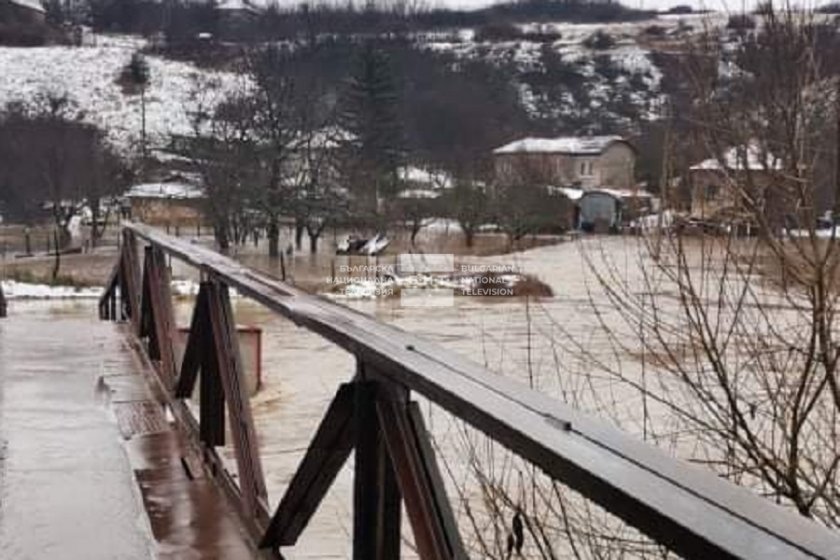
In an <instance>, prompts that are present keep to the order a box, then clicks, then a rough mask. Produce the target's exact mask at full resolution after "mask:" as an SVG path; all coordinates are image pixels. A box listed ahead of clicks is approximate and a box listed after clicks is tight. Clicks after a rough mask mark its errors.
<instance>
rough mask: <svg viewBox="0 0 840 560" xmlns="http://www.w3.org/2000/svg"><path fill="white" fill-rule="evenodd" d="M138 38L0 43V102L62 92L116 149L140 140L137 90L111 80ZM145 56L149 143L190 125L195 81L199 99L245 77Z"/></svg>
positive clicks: (140, 44) (241, 82)
mask: <svg viewBox="0 0 840 560" xmlns="http://www.w3.org/2000/svg"><path fill="white" fill-rule="evenodd" d="M145 44H146V43H145V40H143V39H141V38H138V37H132V36H122V35H116V36H114V35H97V36H96V37H95V43H94V44H92V45H86V46H81V47H67V46H49V47H26V48H19V47H0V75H2V77H3V78H2V80H0V107H2V106H5V105H6V104H7V103H9V102H13V101H23V102H28V101H32V100H33V99H34V98H35V97H36V96H37V95H38V94H39V93H47V92H54V93H58V94H62V93H65V92H66V93H67V94H68V95H69V97H70V99H71V100H72V101H73V102H74V104H75V105H76V107H77V109H78V110H79V111H81V112H82V113H83V114H84V119H85V120H87V121H89V122H91V123H93V124H96V125H98V126H100V127H101V128H103V129H104V130H106V131H107V132H108V138H109V140H110V141H111V142H112V143H113V144H114V145H115V146H116V147H118V148H120V149H123V150H128V149H131V148H133V147H135V146H136V145H137V143H138V141H139V139H140V130H141V111H140V96H139V95H124V94H123V91H122V88H121V87H120V86H119V85H118V84H117V83H116V80H117V78H118V77H119V75H120V73H121V72H122V70H123V68H124V67H125V65H126V64H127V63H128V62H129V60H130V59H131V56H132V54H133V53H134V52H136V51H137V50H139V49H141V48H143V47H144V46H145ZM146 60H147V62H148V65H149V70H150V78H151V83H150V85H149V87H148V89H147V92H146V130H147V133H148V136H149V140H150V142H152V143H153V144H158V145H161V144H163V143H165V141H166V139H167V138H166V136H167V135H168V134H171V133H176V134H186V133H189V132H190V131H191V129H192V127H191V124H190V117H189V113H190V111H191V110H193V109H194V108H195V107H196V103H197V101H196V96H195V93H196V92H197V91H199V89H198V86H197V85H196V81H197V80H198V82H199V83H200V84H202V86H201V94H202V95H203V96H204V97H205V98H206V96H207V94H208V91H209V90H210V89H214V90H215V91H218V92H224V91H228V90H231V89H233V88H237V87H240V86H241V85H244V83H245V82H244V78H242V77H241V76H237V75H235V74H232V73H227V72H210V71H207V70H203V69H199V68H196V67H195V66H193V65H191V64H188V63H184V62H176V61H171V60H166V59H163V58H159V57H154V56H149V57H146Z"/></svg>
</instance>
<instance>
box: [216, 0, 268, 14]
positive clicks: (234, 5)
mask: <svg viewBox="0 0 840 560" xmlns="http://www.w3.org/2000/svg"><path fill="white" fill-rule="evenodd" d="M216 9H217V10H222V11H226V12H252V13H257V12H259V11H260V8H259V6H257V5H255V4H254V2H251V1H250V0H219V2H217V3H216Z"/></svg>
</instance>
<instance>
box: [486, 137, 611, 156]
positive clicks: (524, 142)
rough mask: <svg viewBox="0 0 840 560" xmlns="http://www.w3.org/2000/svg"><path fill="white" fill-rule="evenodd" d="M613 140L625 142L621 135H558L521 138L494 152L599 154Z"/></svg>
mask: <svg viewBox="0 0 840 560" xmlns="http://www.w3.org/2000/svg"><path fill="white" fill-rule="evenodd" d="M613 142H626V141H625V140H624V138H622V137H621V136H616V135H610V136H560V137H557V138H530V137H529V138H523V139H521V140H516V141H515V142H511V143H510V144H505V145H504V146H502V147H501V148H496V149H495V150H493V153H494V154H518V153H533V154H573V155H599V154H601V153H602V152H603V151H604V150H606V149H607V147H608V146H609V145H610V144H612V143H613Z"/></svg>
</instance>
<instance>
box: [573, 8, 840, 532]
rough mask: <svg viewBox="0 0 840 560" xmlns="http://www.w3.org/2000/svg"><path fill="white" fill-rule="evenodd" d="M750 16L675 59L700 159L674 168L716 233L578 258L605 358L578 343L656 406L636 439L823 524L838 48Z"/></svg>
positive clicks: (785, 24) (784, 21)
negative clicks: (604, 308) (823, 220)
mask: <svg viewBox="0 0 840 560" xmlns="http://www.w3.org/2000/svg"><path fill="white" fill-rule="evenodd" d="M762 19H763V25H762V26H761V28H760V30H759V31H757V32H756V33H755V34H752V35H749V36H747V37H744V38H742V39H740V40H739V41H738V43H737V47H736V48H735V49H724V48H721V45H720V43H719V40H718V39H717V38H716V37H712V36H704V37H701V38H700V40H698V41H697V42H696V43H695V44H694V45H692V47H691V49H690V55H689V57H688V58H687V64H688V65H689V66H690V67H691V68H693V69H694V72H693V73H692V78H693V81H692V84H691V86H692V88H693V89H694V92H695V98H696V99H697V101H696V103H695V106H694V107H693V112H692V114H691V115H690V116H689V120H690V122H691V125H692V131H693V138H694V141H695V142H696V144H697V145H698V146H699V147H700V148H702V149H704V151H705V153H706V155H707V157H708V158H709V159H708V160H707V162H706V163H705V164H704V165H702V166H700V167H701V169H700V170H697V171H695V172H693V173H692V174H689V177H690V178H692V179H693V181H694V183H693V184H692V207H693V208H692V210H693V212H694V213H695V214H696V215H697V216H698V217H699V218H702V219H703V220H704V221H705V222H706V223H707V224H710V223H711V224H713V226H711V227H713V229H714V234H712V235H710V234H709V233H708V230H709V226H707V232H706V233H698V232H692V231H691V229H690V228H687V227H683V228H679V227H678V228H673V229H669V230H668V231H665V232H662V231H661V230H660V231H658V232H656V235H653V236H651V237H650V238H648V237H643V238H642V239H640V240H639V245H638V252H637V254H636V257H635V262H636V264H637V266H636V267H634V268H633V272H632V273H628V272H627V268H626V263H621V264H619V263H617V262H616V261H615V260H614V259H613V258H612V257H611V256H610V255H609V254H608V252H607V251H604V252H601V253H598V252H595V253H592V252H589V253H588V254H587V258H588V259H589V263H590V271H591V272H592V274H593V278H594V279H595V281H596V284H597V286H598V287H599V288H600V289H601V292H602V293H603V294H604V296H605V297H606V298H607V300H608V301H609V302H610V303H611V304H612V309H613V310H614V311H613V312H611V313H596V314H595V316H596V317H597V319H598V322H599V325H600V327H601V330H602V331H603V332H604V333H605V336H606V337H607V338H608V340H609V341H610V344H611V346H612V352H613V353H614V356H618V357H619V358H620V359H619V360H612V359H605V358H604V357H603V356H597V355H595V354H594V353H593V352H592V351H591V350H590V349H588V348H587V347H586V345H584V344H582V343H580V342H578V343H577V346H576V350H577V351H578V352H579V353H580V354H581V355H585V356H586V358H587V363H588V364H591V365H594V366H596V367H597V368H598V369H599V370H600V371H601V372H605V373H608V374H609V375H610V376H612V377H613V378H614V379H617V380H620V382H621V383H623V384H625V385H626V386H627V387H628V388H629V389H631V390H632V391H634V392H637V393H638V394H639V395H640V396H641V397H642V401H643V403H645V407H646V410H650V409H654V408H655V409H657V410H658V411H659V412H658V414H656V415H645V418H644V420H643V426H642V432H643V434H644V435H645V437H647V438H649V439H652V440H654V441H657V440H661V439H662V438H664V437H665V432H666V430H667V431H669V432H673V431H679V433H680V434H681V438H680V443H679V450H680V451H681V452H682V453H685V454H687V456H688V458H690V459H691V460H693V461H696V462H700V463H703V464H706V465H707V466H708V467H709V468H712V469H714V470H715V471H716V472H718V473H719V474H720V475H722V476H725V477H727V478H729V479H731V480H733V481H734V482H737V483H739V484H743V485H746V486H748V487H750V488H753V489H755V490H756V491H757V492H759V493H761V494H763V495H766V496H768V497H770V498H771V499H774V500H775V501H777V502H780V503H783V504H787V505H790V506H791V507H792V508H795V509H796V511H798V512H799V513H801V514H802V515H804V516H807V517H812V518H815V519H818V520H819V521H821V522H822V523H825V524H826V525H829V526H832V527H837V526H838V525H840V495H838V492H837V489H838V484H837V483H838V465H840V448H839V447H838V445H840V444H838V439H837V433H838V422H837V416H838V411H840V379H839V378H838V376H840V366H838V364H839V363H840V351H838V347H839V346H838V343H840V340H838V338H839V337H838V332H837V312H838V297H840V290H838V283H837V282H838V279H840V276H838V272H840V269H838V267H840V251H838V248H840V240H838V231H837V230H836V228H834V227H833V226H831V227H829V228H828V229H824V230H820V229H818V227H817V223H818V218H819V217H820V216H821V215H822V214H823V213H824V212H825V211H829V212H830V213H831V214H832V216H836V215H837V213H838V210H840V206H838V204H840V196H838V194H840V182H838V172H837V165H838V161H840V159H838V155H839V154H838V143H837V139H838V137H839V136H840V96H838V87H839V86H838V80H837V74H836V71H837V69H836V60H837V54H838V52H840V50H838V42H837V39H836V30H835V31H833V32H832V33H827V32H826V29H825V28H824V24H822V23H820V22H819V21H818V20H816V19H815V18H814V17H813V16H812V15H811V14H808V13H806V12H793V11H788V10H785V11H776V10H774V9H772V7H768V8H767V9H766V10H765V11H764V13H763V15H762ZM710 61H711V62H712V64H709V62H710ZM710 68H711V69H713V71H709V70H710ZM721 68H724V69H728V72H727V74H726V75H721V73H720V72H719V69H721ZM827 170H828V172H827ZM649 241H650V243H649ZM654 245H655V246H654ZM621 360H625V361H633V362H636V366H637V367H628V366H627V364H626V362H625V363H624V364H623V365H622V364H621V363H620V362H621ZM647 407H650V409H648V408H647Z"/></svg>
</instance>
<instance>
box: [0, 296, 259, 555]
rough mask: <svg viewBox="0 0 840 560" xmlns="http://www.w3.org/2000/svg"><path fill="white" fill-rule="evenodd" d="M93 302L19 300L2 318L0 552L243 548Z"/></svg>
mask: <svg viewBox="0 0 840 560" xmlns="http://www.w3.org/2000/svg"><path fill="white" fill-rule="evenodd" d="M79 306H81V307H82V309H79ZM95 311H96V309H95V306H92V305H87V304H61V303H57V304H53V305H44V304H40V305H34V304H33V305H26V304H24V305H22V306H16V307H15V308H14V309H13V310H12V312H11V313H10V316H9V317H8V318H6V319H2V320H0V559H4V560H5V559H7V558H8V559H13V560H29V559H45V558H67V559H71V560H74V559H80V560H81V559H84V560H98V559H103V560H105V559H108V560H135V559H148V558H160V559H170V558H172V559H175V558H177V559H222V558H224V559H231V560H236V559H239V558H253V557H254V554H253V550H252V545H251V544H250V541H249V540H248V538H247V536H246V535H245V533H244V531H243V529H242V527H241V525H240V524H239V522H238V518H237V517H236V515H235V513H234V512H233V511H232V509H231V508H230V507H229V505H228V504H227V502H226V500H225V499H224V498H223V496H222V494H221V492H220V491H219V490H218V488H217V487H216V485H215V484H214V483H213V482H212V481H210V480H208V479H206V478H205V475H204V471H203V469H202V467H201V461H200V460H199V459H198V458H197V457H196V456H195V454H194V452H193V450H192V449H191V448H190V446H189V445H187V444H186V442H185V441H184V440H183V439H182V437H181V436H180V435H179V434H178V433H177V432H176V431H175V430H173V429H172V426H171V425H170V424H169V423H168V422H167V421H166V417H165V414H164V412H163V409H162V407H161V406H160V405H159V403H158V400H157V399H156V398H155V397H154V389H153V388H154V385H153V384H150V383H149V381H150V378H149V377H148V376H147V375H145V374H144V370H143V368H144V364H143V363H142V362H141V361H140V360H139V358H138V355H137V354H136V353H134V352H133V351H132V349H131V346H130V343H129V342H128V339H127V338H126V337H125V336H124V335H123V333H122V332H121V330H120V327H119V326H117V325H114V324H113V323H106V322H100V321H97V320H96V319H94V317H95Z"/></svg>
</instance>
